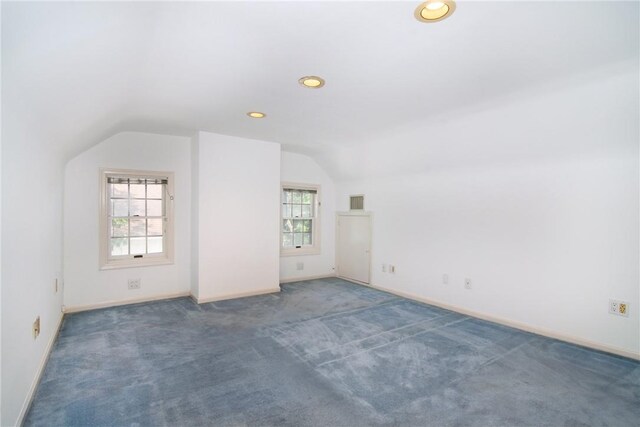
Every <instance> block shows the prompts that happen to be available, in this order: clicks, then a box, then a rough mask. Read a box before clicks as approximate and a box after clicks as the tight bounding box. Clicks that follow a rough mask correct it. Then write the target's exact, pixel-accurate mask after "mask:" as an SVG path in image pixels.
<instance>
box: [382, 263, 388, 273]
mask: <svg viewBox="0 0 640 427" xmlns="http://www.w3.org/2000/svg"><path fill="white" fill-rule="evenodd" d="M382 272H383V273H386V272H387V264H382Z"/></svg>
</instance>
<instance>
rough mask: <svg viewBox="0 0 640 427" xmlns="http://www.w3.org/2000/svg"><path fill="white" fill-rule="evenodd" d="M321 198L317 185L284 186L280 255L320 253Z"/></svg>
mask: <svg viewBox="0 0 640 427" xmlns="http://www.w3.org/2000/svg"><path fill="white" fill-rule="evenodd" d="M319 195H320V187H319V186H317V185H306V184H283V185H282V232H281V239H280V242H281V246H280V253H281V255H309V254H318V253H320V239H319V229H320V224H319V218H318V217H319V215H318V213H319V209H318V208H319V206H320V200H319Z"/></svg>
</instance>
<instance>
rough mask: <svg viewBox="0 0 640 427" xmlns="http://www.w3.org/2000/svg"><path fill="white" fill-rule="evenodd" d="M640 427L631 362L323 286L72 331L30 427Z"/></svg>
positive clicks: (121, 311) (174, 303) (129, 311)
mask: <svg viewBox="0 0 640 427" xmlns="http://www.w3.org/2000/svg"><path fill="white" fill-rule="evenodd" d="M6 392H10V391H9V390H6ZM639 420H640V364H639V363H638V362H634V361H631V360H628V359H624V358H620V357H615V356H611V355H607V354H604V353H600V352H596V351H591V350H587V349H584V348H581V347H577V346H573V345H569V344H565V343H562V342H559V341H555V340H551V339H547V338H543V337H540V336H537V335H533V334H528V333H524V332H520V331H517V330H515V329H511V328H507V327H503V326H499V325H496V324H492V323H488V322H484V321H481V320H477V319H474V318H470V317H467V316H462V315H460V314H456V313H453V312H449V311H446V310H442V309H439V308H436V307H432V306H428V305H424V304H419V303H415V302H412V301H409V300H406V299H402V298H397V297H395V296H392V295H390V294H386V293H383V292H379V291H376V290H373V289H370V288H367V287H362V286H357V285H354V284H351V283H348V282H345V281H342V280H339V279H326V280H314V281H309V282H301V283H296V284H289V285H283V286H282V292H281V293H280V294H271V295H263V296H258V297H252V298H243V299H238V300H230V301H223V302H216V303H210V304H204V305H200V306H198V305H196V304H194V303H193V302H192V301H191V300H190V299H187V298H181V299H175V300H170V301H162V302H154V303H146V304H138V305H131V306H125V307H116V308H109V309H103V310H95V311H90V312H84V313H78V314H72V315H68V316H66V317H65V320H64V323H63V326H62V331H61V333H60V337H59V339H58V341H57V342H56V344H55V347H54V349H53V352H52V355H51V359H50V360H49V363H48V365H47V367H46V370H45V373H44V377H43V379H42V382H41V384H40V386H39V388H38V391H37V394H36V397H35V400H34V403H33V406H32V408H31V411H30V412H29V414H28V417H27V420H26V425H34V426H35V425H39V426H40V425H41V426H57V425H69V426H71V425H74V426H75V425H78V426H94V425H97V426H131V425H136V426H137V425H152V426H161V425H167V426H198V425H216V426H225V425H233V426H236V425H240V426H244V425H250V426H269V425H278V426H281V425H291V426H358V425H381V424H386V425H420V426H424V425H433V426H449V425H451V426H453V425H455V426H465V425H475V426H493V425H497V426H525V425H535V426H539V425H553V426H582V425H598V426H600V425H610V426H638V425H639Z"/></svg>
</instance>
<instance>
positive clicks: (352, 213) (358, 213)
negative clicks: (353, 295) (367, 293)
mask: <svg viewBox="0 0 640 427" xmlns="http://www.w3.org/2000/svg"><path fill="white" fill-rule="evenodd" d="M341 216H364V217H368V218H369V283H365V282H361V281H359V280H354V279H349V278H347V277H342V276H341V275H340V265H339V264H338V256H339V249H338V236H339V233H340V217H341ZM335 241H336V251H335V252H336V253H335V265H336V277H338V278H340V279H342V280H346V281H349V282H353V283H357V284H359V285H365V286H370V285H371V279H372V275H373V262H372V260H373V256H372V252H373V250H372V248H373V212H369V211H345V212H336V236H335Z"/></svg>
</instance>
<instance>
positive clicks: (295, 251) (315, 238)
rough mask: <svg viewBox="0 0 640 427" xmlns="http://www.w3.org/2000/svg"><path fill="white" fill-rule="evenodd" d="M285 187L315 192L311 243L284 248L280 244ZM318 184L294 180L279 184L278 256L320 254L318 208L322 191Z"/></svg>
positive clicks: (282, 228)
mask: <svg viewBox="0 0 640 427" xmlns="http://www.w3.org/2000/svg"><path fill="white" fill-rule="evenodd" d="M285 188H286V189H290V190H312V191H315V192H316V197H315V204H314V212H315V216H314V217H313V221H312V222H311V223H312V227H311V240H312V242H313V244H312V245H309V246H302V247H300V248H296V247H293V248H285V247H283V246H282V243H283V238H284V227H283V224H282V223H283V219H284V218H283V217H282V192H283V191H284V190H285ZM320 190H321V188H320V185H316V184H301V183H296V182H283V183H281V185H280V197H281V199H280V204H279V209H280V212H279V214H278V215H279V217H280V256H297V255H319V254H320V219H321V218H320V208H321V207H322V199H321V197H322V193H321V191H320Z"/></svg>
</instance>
